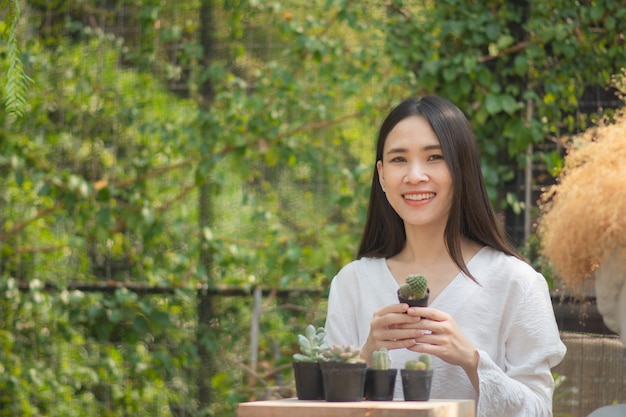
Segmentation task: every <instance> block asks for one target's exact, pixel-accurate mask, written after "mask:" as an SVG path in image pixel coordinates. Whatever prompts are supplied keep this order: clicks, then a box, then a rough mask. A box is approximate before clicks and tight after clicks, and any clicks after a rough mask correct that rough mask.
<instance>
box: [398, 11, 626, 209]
mask: <svg viewBox="0 0 626 417" xmlns="http://www.w3.org/2000/svg"><path fill="white" fill-rule="evenodd" d="M568 4H569V3H568V2H567V1H561V0H554V1H549V2H541V3H540V4H539V3H529V2H528V3H512V2H505V1H495V2H473V3H471V4H469V3H468V4H465V5H464V6H463V7H459V4H458V2H457V1H455V0H446V1H438V2H436V3H435V2H433V3H428V2H427V3H422V4H420V5H411V3H410V2H405V1H400V0H397V1H393V2H391V5H390V7H389V11H390V19H389V22H388V26H387V27H388V30H389V36H388V37H387V45H388V50H389V51H390V57H391V58H392V59H393V61H394V63H395V65H397V67H398V68H403V69H405V70H406V72H405V74H406V76H404V77H403V78H402V82H403V83H404V84H405V85H410V86H411V89H412V91H413V92H415V93H419V94H421V93H434V94H439V95H443V96H444V97H447V98H449V99H450V100H452V101H453V102H454V103H456V104H457V105H459V106H460V107H461V109H463V110H464V111H465V113H466V114H467V116H468V117H469V119H470V120H471V122H472V125H473V128H474V131H475V133H476V136H477V140H478V142H479V144H480V147H481V150H482V156H483V159H482V161H483V171H484V173H485V177H486V180H487V182H488V185H489V193H490V195H491V196H492V197H493V199H494V201H495V202H496V203H497V207H502V206H505V205H506V204H504V195H503V194H502V193H501V191H502V189H503V185H504V184H506V183H507V182H509V181H511V180H512V179H513V176H514V174H515V171H516V170H517V169H519V168H521V167H523V166H524V165H525V161H524V160H518V158H517V156H518V155H524V153H525V151H526V149H527V148H528V146H529V145H533V144H541V143H542V142H544V141H545V140H546V138H550V137H552V138H554V137H560V136H561V135H566V134H570V133H574V132H577V131H580V129H584V126H586V125H588V120H586V119H584V117H585V116H584V115H582V114H581V113H580V112H577V109H578V107H579V105H580V100H581V98H582V94H583V91H584V89H585V87H589V86H593V85H598V86H601V87H607V86H608V85H609V81H610V77H611V75H612V74H615V73H617V72H618V71H619V69H620V68H621V67H623V66H625V65H626V54H624V52H623V51H624V42H623V40H621V41H615V40H616V39H620V36H621V35H620V33H621V32H620V31H621V29H618V27H617V26H619V24H621V25H622V27H623V25H624V23H626V14H625V12H624V10H623V7H621V6H620V2H618V1H608V2H604V3H603V4H602V6H600V5H595V4H589V5H580V7H577V8H575V9H572V8H570V7H568ZM618 22H619V24H618ZM616 25H617V26H616ZM574 113H577V116H573V114H574Z"/></svg>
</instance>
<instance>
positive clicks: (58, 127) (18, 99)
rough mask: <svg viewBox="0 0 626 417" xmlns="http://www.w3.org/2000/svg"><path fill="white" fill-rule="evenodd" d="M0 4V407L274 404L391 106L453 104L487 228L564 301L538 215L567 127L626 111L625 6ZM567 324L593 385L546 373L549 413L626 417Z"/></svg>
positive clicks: (141, 411) (318, 310)
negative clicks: (503, 237)
mask: <svg viewBox="0 0 626 417" xmlns="http://www.w3.org/2000/svg"><path fill="white" fill-rule="evenodd" d="M0 5H1V6H2V9H0V18H2V22H1V23H0V32H1V33H2V39H1V41H0V68H1V72H0V74H2V77H1V79H0V81H1V85H2V88H1V89H0V91H1V92H2V100H3V101H4V102H5V105H4V106H2V107H0V149H1V150H0V171H1V172H2V175H1V176H0V416H93V415H98V416H126V415H132V416H151V417H153V416H229V415H234V410H235V409H236V404H237V403H238V402H241V401H247V400H251V399H265V398H276V397H283V396H292V395H293V394H294V389H293V377H292V371H291V355H292V354H293V352H294V351H295V349H296V346H297V342H296V340H297V339H296V335H297V333H299V332H302V331H303V329H304V327H305V325H306V324H308V323H314V324H316V325H322V324H323V321H324V303H325V295H326V291H327V289H328V284H329V282H330V280H331V279H332V277H333V276H334V274H335V273H336V272H337V271H338V270H339V268H341V266H342V265H344V264H345V263H347V262H349V261H350V260H351V259H353V257H354V254H355V251H356V247H357V244H358V241H359V234H360V231H361V227H362V224H363V221H364V217H365V212H366V202H367V192H368V187H369V183H370V181H371V174H372V169H373V166H374V161H373V148H374V142H375V138H376V132H377V128H378V125H379V124H380V122H381V120H382V117H383V116H384V114H385V112H387V111H388V110H389V109H390V108H391V106H393V105H394V104H395V103H397V102H398V101H400V100H401V99H403V98H406V97H407V96H409V95H419V94H438V95H442V96H444V97H447V98H449V99H450V100H452V101H453V102H455V103H456V104H457V105H459V106H460V107H461V108H462V109H463V111H464V112H465V113H466V114H467V116H468V117H469V119H470V120H471V123H472V126H473V128H474V129H475V132H476V136H477V140H478V142H479V145H480V149H481V152H482V155H483V160H482V163H483V172H484V174H485V177H486V180H487V182H488V186H489V193H490V196H491V198H492V201H493V203H494V205H495V206H496V208H497V209H498V211H499V212H500V213H501V214H502V219H503V221H504V222H505V224H506V226H507V231H508V232H509V234H510V236H511V237H512V239H513V240H514V242H515V244H516V245H517V246H518V247H519V248H520V250H521V251H522V252H523V253H524V254H525V255H526V256H528V258H529V259H530V260H531V261H532V262H533V264H534V265H535V266H536V267H537V268H538V269H539V270H540V271H541V272H543V273H544V275H545V276H546V279H547V280H548V282H549V284H550V285H551V288H552V289H553V292H554V294H555V299H557V298H559V297H560V299H561V301H562V300H570V298H569V293H568V292H567V291H565V292H564V290H563V289H562V288H561V287H560V285H559V282H558V278H557V277H555V276H554V275H553V274H552V272H551V270H550V265H549V264H548V263H547V262H546V261H545V260H544V259H542V257H541V254H540V253H539V251H538V247H539V245H538V239H537V237H536V235H535V228H534V225H535V222H536V219H537V216H538V210H537V208H536V201H537V199H538V197H539V194H540V192H541V190H542V187H543V186H545V185H548V184H551V183H553V182H554V181H555V178H556V176H557V175H558V173H559V169H560V168H561V167H562V158H563V155H564V153H565V152H566V150H567V147H568V146H569V145H568V144H569V139H570V138H571V135H573V134H576V133H579V132H581V131H583V130H585V129H586V128H588V127H589V126H592V125H594V124H595V123H597V122H598V121H599V120H600V119H601V117H603V116H606V117H609V118H610V117H611V114H612V113H611V110H612V109H614V108H617V107H621V106H623V104H624V103H623V102H622V101H621V100H620V99H619V98H618V97H617V96H616V94H615V93H616V89H615V87H614V80H613V77H614V76H616V75H617V76H619V74H621V72H622V68H624V67H625V66H626V45H625V40H624V32H625V31H626V7H625V6H626V5H625V4H624V2H623V1H611V0H606V1H581V2H577V3H576V7H573V6H572V2H571V1H568V0H545V1H530V0H529V1H515V2H513V1H502V0H490V1H485V2H465V1H455V0H443V1H436V2H435V1H428V0H423V1H402V0H386V1H382V0H381V1H375V0H360V1H350V0H311V1H306V2H305V1H298V0H282V1H261V0H232V1H226V0H224V1H217V0H202V1H200V0H193V1H192V0H190V1H177V2H174V1H170V0H50V1H44V0H2V1H1V2H0ZM16 6H19V7H16ZM12 23H16V26H11V24H12ZM16 58H19V61H16ZM22 68H23V72H22V71H21V69H22ZM26 77H28V78H26ZM22 99H23V100H22ZM577 300H578V301H577V303H578V304H582V305H585V303H587V307H588V310H585V309H583V314H587V315H589V312H591V311H593V297H588V298H585V297H582V298H577ZM581 300H582V301H581ZM572 306H574V307H572ZM562 307H563V304H561V308H562ZM565 308H566V309H574V310H575V311H576V313H575V314H580V313H579V311H580V309H578V307H576V303H574V304H571V303H569V301H568V304H565ZM570 316H571V315H570ZM574 317H576V319H575V322H577V323H576V324H578V325H582V326H583V328H582V330H587V331H589V332H591V331H595V332H596V333H600V335H599V336H593V335H592V336H590V335H589V334H585V335H582V334H580V335H579V333H575V334H574V336H572V334H570V333H568V334H567V335H565V334H564V337H565V338H573V339H574V340H575V341H576V342H577V343H578V342H580V341H581V340H583V338H584V339H585V340H586V339H587V338H591V339H592V345H593V347H592V348H589V347H587V348H586V349H588V350H587V351H584V348H583V347H581V349H583V350H581V351H580V352H579V353H578V356H576V358H577V360H578V359H580V360H581V361H582V359H583V358H590V357H594V358H595V357H597V358H598V363H597V364H596V366H595V368H594V366H593V364H592V366H591V368H594V369H596V370H597V369H605V368H607V369H608V368H610V369H612V372H614V373H613V374H611V375H606V374H601V375H600V376H597V375H596V376H593V377H592V378H591V379H589V377H588V376H589V375H592V374H593V371H589V370H585V369H586V368H580V369H579V368H576V370H573V368H563V369H560V370H557V371H558V373H559V374H561V375H565V374H567V373H568V372H569V373H570V374H571V375H568V379H567V380H566V381H565V382H562V381H561V379H562V378H561V379H560V380H559V382H560V384H559V388H558V389H557V395H556V397H555V410H556V411H557V413H561V414H560V415H573V416H578V415H580V416H584V415H586V414H587V413H588V412H589V411H590V410H592V409H594V408H597V407H599V406H600V405H604V404H608V403H610V402H613V401H616V402H624V401H626V398H625V394H624V393H625V392H626V390H625V389H624V387H625V385H626V384H625V383H624V378H625V375H626V353H625V352H624V349H623V347H622V346H621V345H616V343H618V342H616V339H615V338H614V337H613V336H612V335H607V334H604V331H603V330H598V329H599V328H600V327H601V326H596V327H594V328H587V329H585V328H584V318H585V317H582V316H581V319H580V320H578V316H576V315H575V316H574ZM596 318H597V315H596ZM562 323H563V322H560V324H562ZM581 323H582V324H581ZM569 327H576V326H569ZM562 330H563V331H564V332H565V331H566V330H571V329H565V328H562ZM575 330H579V331H580V330H581V329H580V328H577V329H575ZM580 346H583V345H582V344H580ZM584 346H589V345H584ZM570 352H577V350H576V349H570ZM607 352H608V353H607ZM574 354H575V353H571V355H574ZM616 358H617V359H616ZM603 364H609V366H608V367H603V366H604V365H603ZM568 366H569V365H568ZM581 366H582V365H581ZM594 375H595V374H594ZM585 384H591V385H593V386H595V387H596V388H597V387H598V386H600V387H601V389H600V390H599V392H600V394H598V393H596V392H594V393H589V392H587V394H586V395H585V390H584V389H583V386H584V385H585Z"/></svg>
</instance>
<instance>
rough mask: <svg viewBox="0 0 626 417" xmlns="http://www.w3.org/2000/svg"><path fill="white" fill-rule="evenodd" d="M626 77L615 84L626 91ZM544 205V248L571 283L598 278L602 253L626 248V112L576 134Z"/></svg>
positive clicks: (541, 223)
mask: <svg viewBox="0 0 626 417" xmlns="http://www.w3.org/2000/svg"><path fill="white" fill-rule="evenodd" d="M625 80H626V77H622V79H621V82H620V83H619V84H616V85H617V86H618V87H619V88H620V89H621V91H622V92H624V93H626V88H623V87H624V85H625V83H624V81H625ZM622 99H623V97H622ZM540 208H541V216H540V219H539V228H538V232H539V236H540V238H541V247H542V252H543V254H544V256H546V257H547V258H548V259H549V260H550V262H551V264H552V266H553V268H554V271H555V272H556V274H557V275H558V276H559V277H560V278H562V279H563V281H564V282H565V283H566V284H568V285H569V286H571V287H572V288H579V287H580V286H581V285H582V283H583V281H584V280H585V279H587V278H592V277H593V273H594V271H595V270H596V269H597V268H598V266H599V264H600V261H601V259H602V258H603V256H605V255H607V254H609V253H610V252H612V251H613V250H615V249H616V248H618V247H626V112H624V111H622V112H618V114H617V115H616V117H615V123H612V124H607V125H602V126H597V127H594V128H591V129H589V130H587V131H585V132H584V133H583V134H581V135H580V136H578V137H576V138H575V139H574V141H573V143H572V147H571V148H570V149H569V151H568V153H567V155H566V157H565V164H564V168H563V170H562V172H561V174H560V176H559V179H558V182H557V184H556V185H554V186H552V187H551V188H549V189H548V190H546V191H545V192H544V193H543V194H542V197H541V200H540Z"/></svg>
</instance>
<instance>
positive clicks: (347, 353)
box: [322, 345, 365, 363]
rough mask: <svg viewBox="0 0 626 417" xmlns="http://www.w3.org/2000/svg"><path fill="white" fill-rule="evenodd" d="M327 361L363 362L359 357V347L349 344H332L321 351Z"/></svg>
mask: <svg viewBox="0 0 626 417" xmlns="http://www.w3.org/2000/svg"><path fill="white" fill-rule="evenodd" d="M322 356H323V357H324V359H325V360H326V361H327V362H344V363H365V360H364V359H362V358H361V349H360V348H357V347H354V346H351V345H345V346H342V345H333V346H330V347H329V348H328V349H325V350H324V351H323V352H322Z"/></svg>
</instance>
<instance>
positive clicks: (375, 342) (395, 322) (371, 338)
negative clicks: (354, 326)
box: [361, 303, 424, 363]
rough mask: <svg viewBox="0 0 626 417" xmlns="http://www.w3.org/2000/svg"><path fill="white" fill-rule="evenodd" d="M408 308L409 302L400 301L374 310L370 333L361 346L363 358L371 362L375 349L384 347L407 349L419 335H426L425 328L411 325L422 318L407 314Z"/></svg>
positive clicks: (414, 342)
mask: <svg viewBox="0 0 626 417" xmlns="http://www.w3.org/2000/svg"><path fill="white" fill-rule="evenodd" d="M408 309H409V306H408V304H406V303H400V304H390V305H388V306H386V307H383V308H381V309H379V310H376V311H375V312H374V316H373V317H372V322H371V323H370V333H369V335H368V336H367V340H366V341H365V343H364V344H363V346H361V358H362V359H364V360H366V361H367V363H371V361H372V353H373V352H374V351H377V350H380V349H381V348H383V347H384V348H387V350H392V349H405V348H408V347H411V346H413V345H415V344H416V343H417V342H416V340H415V339H416V338H417V337H421V336H424V330H421V329H416V328H413V327H412V326H411V325H412V324H417V323H419V322H420V320H421V318H420V317H415V316H410V315H408V314H406V312H407V310H408ZM400 325H402V326H400ZM400 327H401V328H400Z"/></svg>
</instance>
